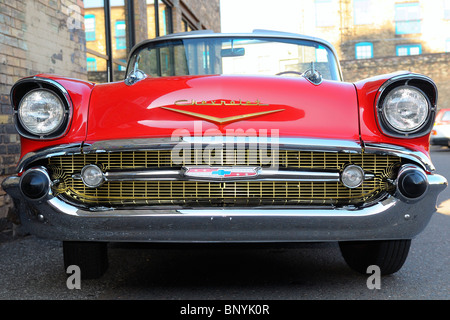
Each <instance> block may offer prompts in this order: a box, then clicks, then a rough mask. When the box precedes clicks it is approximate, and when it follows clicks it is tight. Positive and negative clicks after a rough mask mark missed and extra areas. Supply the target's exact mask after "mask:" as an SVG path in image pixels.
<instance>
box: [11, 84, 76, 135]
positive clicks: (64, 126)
mask: <svg viewBox="0 0 450 320" xmlns="http://www.w3.org/2000/svg"><path fill="white" fill-rule="evenodd" d="M40 90H42V91H46V92H50V93H51V94H53V95H54V96H55V97H56V99H58V101H59V102H60V103H61V106H62V108H63V117H62V119H61V121H60V123H59V125H57V126H56V127H55V128H53V129H52V130H50V131H48V132H45V133H38V132H33V131H32V130H30V129H29V128H27V126H26V124H25V123H23V121H22V119H21V116H20V110H19V109H20V107H21V103H22V101H23V99H24V98H25V97H27V96H28V95H30V94H32V93H33V92H36V91H40ZM11 102H12V104H13V108H14V122H15V125H16V129H17V131H18V133H19V134H20V135H21V136H23V137H25V138H28V139H33V140H42V139H58V138H61V137H62V136H64V135H65V134H66V133H67V131H68V128H69V125H70V121H71V119H72V113H73V106H72V101H71V99H70V96H69V93H68V92H67V90H66V89H65V88H64V87H63V86H62V85H61V84H59V83H58V82H56V81H54V80H51V79H45V78H38V77H33V78H25V79H22V80H20V81H18V82H17V83H16V84H15V85H14V86H13V88H12V89H11Z"/></svg>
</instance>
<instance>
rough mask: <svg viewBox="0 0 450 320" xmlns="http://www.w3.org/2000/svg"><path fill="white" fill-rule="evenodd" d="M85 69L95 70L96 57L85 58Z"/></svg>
mask: <svg viewBox="0 0 450 320" xmlns="http://www.w3.org/2000/svg"><path fill="white" fill-rule="evenodd" d="M86 71H97V59H95V58H92V57H87V58H86Z"/></svg>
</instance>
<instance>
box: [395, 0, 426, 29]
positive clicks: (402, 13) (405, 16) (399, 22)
mask: <svg viewBox="0 0 450 320" xmlns="http://www.w3.org/2000/svg"><path fill="white" fill-rule="evenodd" d="M420 32H421V28H420V5H419V3H418V2H409V3H397V4H396V5H395V33H396V34H411V33H420Z"/></svg>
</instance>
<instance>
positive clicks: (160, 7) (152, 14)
mask: <svg viewBox="0 0 450 320" xmlns="http://www.w3.org/2000/svg"><path fill="white" fill-rule="evenodd" d="M146 3H147V28H148V30H147V32H148V37H149V38H154V37H159V36H164V35H166V34H169V33H172V32H173V26H172V6H171V5H169V4H168V3H166V2H165V1H162V0H146Z"/></svg>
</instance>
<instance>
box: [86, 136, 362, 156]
mask: <svg viewBox="0 0 450 320" xmlns="http://www.w3.org/2000/svg"><path fill="white" fill-rule="evenodd" d="M232 145H237V146H238V147H241V148H244V147H246V146H248V147H249V148H250V149H251V148H252V147H253V148H254V149H255V150H256V149H257V147H260V148H261V147H262V148H267V149H276V148H278V149H295V150H306V151H330V152H349V153H361V152H362V147H361V145H360V144H359V141H351V140H338V139H316V138H272V137H234V136H233V137H229V136H217V137H191V136H188V137H177V138H147V139H129V140H106V141H97V142H94V143H92V144H90V145H85V146H84V147H83V152H84V153H92V152H114V151H136V150H151V149H170V148H173V147H174V146H178V147H179V148H180V149H182V148H185V147H188V146H192V147H193V148H194V149H203V148H204V147H205V146H210V147H211V148H215V147H216V148H217V147H220V146H222V148H223V149H226V148H227V146H232ZM238 150H239V148H238Z"/></svg>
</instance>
